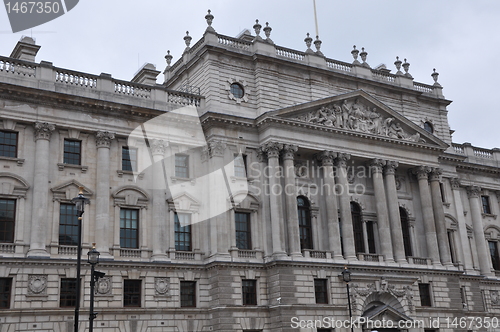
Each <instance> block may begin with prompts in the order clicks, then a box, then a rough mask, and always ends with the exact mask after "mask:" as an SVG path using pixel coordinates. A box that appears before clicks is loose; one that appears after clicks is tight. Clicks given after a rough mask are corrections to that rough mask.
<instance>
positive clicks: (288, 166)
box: [282, 144, 302, 257]
mask: <svg viewBox="0 0 500 332" xmlns="http://www.w3.org/2000/svg"><path fill="white" fill-rule="evenodd" d="M297 150H298V147H297V146H296V145H290V144H284V145H283V152H282V153H283V166H284V169H285V204H286V229H287V230H288V243H289V246H290V248H289V249H290V255H291V256H295V257H302V253H301V248H300V234H299V214H298V211H297V192H296V189H295V167H294V164H293V157H294V154H295V152H297Z"/></svg>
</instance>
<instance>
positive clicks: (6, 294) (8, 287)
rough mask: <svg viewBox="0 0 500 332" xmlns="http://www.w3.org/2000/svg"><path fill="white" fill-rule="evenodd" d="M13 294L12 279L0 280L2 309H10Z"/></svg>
mask: <svg viewBox="0 0 500 332" xmlns="http://www.w3.org/2000/svg"><path fill="white" fill-rule="evenodd" d="M11 292H12V278H0V309H9V308H10V293H11Z"/></svg>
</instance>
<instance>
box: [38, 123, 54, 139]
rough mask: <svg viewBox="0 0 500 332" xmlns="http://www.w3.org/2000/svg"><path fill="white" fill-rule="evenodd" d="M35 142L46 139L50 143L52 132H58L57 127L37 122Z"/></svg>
mask: <svg viewBox="0 0 500 332" xmlns="http://www.w3.org/2000/svg"><path fill="white" fill-rule="evenodd" d="M34 127H35V141H38V140H39V139H45V140H47V141H50V137H51V136H52V132H53V131H54V130H56V125H55V124H53V123H48V122H38V121H37V122H35V124H34Z"/></svg>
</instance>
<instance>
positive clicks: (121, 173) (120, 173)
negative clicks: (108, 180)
mask: <svg viewBox="0 0 500 332" xmlns="http://www.w3.org/2000/svg"><path fill="white" fill-rule="evenodd" d="M116 173H118V177H119V178H121V177H123V174H128V175H134V176H137V177H138V178H139V179H141V180H142V179H143V178H144V173H139V172H133V171H124V170H121V169H119V170H116Z"/></svg>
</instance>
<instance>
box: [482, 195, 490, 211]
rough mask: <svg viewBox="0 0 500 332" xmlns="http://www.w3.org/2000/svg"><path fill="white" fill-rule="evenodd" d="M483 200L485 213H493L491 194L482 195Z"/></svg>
mask: <svg viewBox="0 0 500 332" xmlns="http://www.w3.org/2000/svg"><path fill="white" fill-rule="evenodd" d="M481 202H482V203H483V213H485V214H491V207H490V198H489V196H481Z"/></svg>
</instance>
